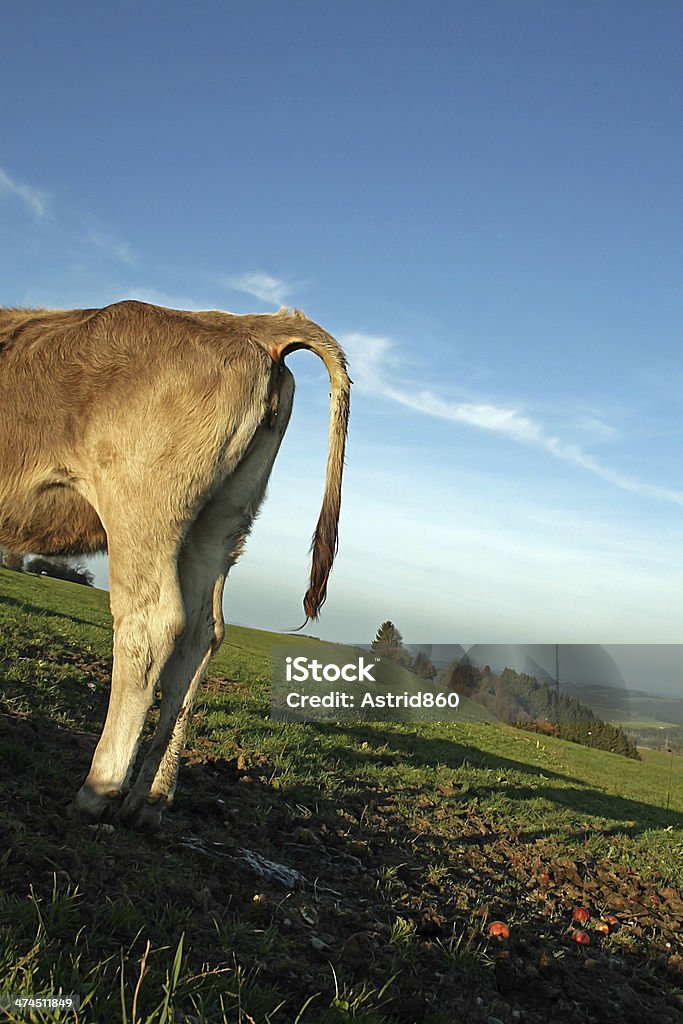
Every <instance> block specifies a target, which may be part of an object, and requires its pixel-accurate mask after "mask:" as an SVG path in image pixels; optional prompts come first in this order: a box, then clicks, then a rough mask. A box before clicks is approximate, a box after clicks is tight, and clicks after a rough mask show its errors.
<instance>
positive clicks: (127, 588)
mask: <svg viewBox="0 0 683 1024" xmlns="http://www.w3.org/2000/svg"><path fill="white" fill-rule="evenodd" d="M140 536H143V537H145V538H146V540H145V541H143V542H139V543H136V531H134V530H133V531H132V532H131V533H124V532H123V531H120V532H119V531H113V532H110V535H109V554H110V601H111V610H112V615H113V619H114V665H113V670H112V683H111V692H110V696H109V708H108V711H107V718H106V721H105V724H104V729H103V731H102V735H101V737H100V740H99V742H98V744H97V747H96V749H95V754H94V757H93V761H92V765H91V768H90V772H89V774H88V777H87V779H86V781H85V783H84V784H83V786H82V787H81V789H80V790H79V792H78V794H77V795H76V799H75V801H74V803H73V805H72V808H71V813H72V814H73V815H74V816H76V817H81V818H85V819H88V820H96V819H97V818H99V817H100V816H101V814H102V813H103V811H104V810H105V808H107V807H108V806H109V805H110V804H111V803H112V802H113V801H115V800H117V799H118V797H119V796H120V795H121V793H122V792H123V790H124V789H125V787H126V785H127V783H128V780H129V778H130V774H131V771H132V768H133V763H134V760H135V755H136V752H137V749H138V745H139V742H140V736H141V734H142V730H143V727H144V724H145V720H146V718H147V713H148V711H149V707H150V704H151V702H152V699H153V696H154V689H155V685H156V683H157V682H158V679H159V676H160V674H161V671H162V669H163V667H164V665H165V664H166V662H167V660H168V658H169V656H170V654H171V652H172V651H173V649H174V646H175V645H176V643H177V641H178V637H179V636H180V635H181V634H182V632H183V630H184V627H185V612H184V607H183V601H182V596H181V591H180V586H179V582H178V568H177V552H178V547H179V542H178V541H177V539H173V538H164V536H163V534H162V533H161V531H155V533H154V534H153V535H152V538H151V539H147V537H148V534H147V533H146V532H145V533H141V534H140Z"/></svg>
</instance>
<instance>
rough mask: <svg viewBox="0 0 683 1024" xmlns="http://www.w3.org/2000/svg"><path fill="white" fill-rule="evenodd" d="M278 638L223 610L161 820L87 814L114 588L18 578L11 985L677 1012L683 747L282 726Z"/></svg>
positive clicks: (122, 996) (256, 1006)
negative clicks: (81, 820) (578, 911)
mask: <svg viewBox="0 0 683 1024" xmlns="http://www.w3.org/2000/svg"><path fill="white" fill-rule="evenodd" d="M275 639H277V638H275ZM273 642H274V637H273V635H272V634H269V633H262V632H258V631H255V630H248V629H243V628H238V627H231V626H230V627H228V632H227V637H226V642H225V644H224V646H223V648H222V649H221V651H220V652H219V654H218V655H217V657H216V659H215V660H214V662H213V664H212V667H211V674H210V677H209V679H208V680H207V683H206V685H205V687H204V690H203V691H202V693H201V694H200V697H199V700H198V703H197V708H196V712H195V716H194V720H193V726H192V732H191V737H190V742H189V744H188V750H187V754H186V757H185V758H184V762H183V767H182V769H181V778H180V785H179V792H178V796H177V801H176V806H175V808H174V809H173V811H172V812H170V813H169V814H168V815H167V818H166V819H165V822H164V827H163V829H162V832H161V833H159V834H158V835H156V836H151V837H150V836H143V835H137V834H134V833H130V832H127V831H126V830H124V829H120V828H118V827H114V826H112V825H110V824H105V825H102V826H78V825H74V824H72V823H71V822H70V821H69V820H68V819H67V818H66V807H67V804H68V802H69V799H70V797H71V796H72V795H73V793H74V792H75V790H76V788H77V787H78V786H79V785H80V783H81V782H82V779H83V777H84V776H85V774H86V772H87V768H88V763H89V759H90V757H91V755H92V750H93V747H94V744H95V742H96V737H97V733H98V731H99V729H100V727H101V723H102V721H103V718H104V714H105V711H106V702H107V694H108V676H109V671H110V666H111V623H110V618H109V613H108V607H107V595H106V594H103V593H101V592H98V591H94V590H90V589H88V588H83V587H77V586H74V585H72V584H66V583H60V582H59V581H53V580H48V579H46V578H32V577H27V576H23V575H20V574H16V573H10V572H7V571H5V570H0V712H1V713H0V795H1V797H2V808H3V810H2V815H1V816H0V833H1V845H0V868H1V869H2V876H1V877H2V887H1V888H2V891H1V892H0V979H2V980H0V993H2V992H5V993H13V994H15V995H28V994H29V993H33V994H37V995H45V994H50V993H58V992H60V991H61V993H63V994H66V993H76V994H78V995H80V998H81V1001H82V1007H81V1009H80V1010H79V1011H78V1012H77V1014H76V1017H75V1019H77V1020H78V1021H86V1022H93V1024H99V1022H108V1021H118V1020H121V1021H126V1024H142V1022H149V1024H156V1022H158V1024H164V1022H166V1021H183V1020H184V1021H188V1022H191V1024H194V1022H197V1021H206V1022H213V1021H216V1022H223V1021H229V1022H239V1024H249V1022H256V1024H267V1022H272V1024H290V1022H292V1024H293V1022H295V1021H300V1022H302V1024H333V1022H342V1021H351V1020H354V1021H363V1022H366V1024H370V1022H372V1024H409V1022H422V1021H426V1022H430V1024H440V1022H444V1024H445V1022H452V1021H456V1022H457V1021H460V1020H462V1021H473V1022H475V1024H476V1022H479V1021H482V1022H485V1021H487V1020H488V1018H490V1017H494V1018H497V1019H498V1020H502V1021H503V1022H504V1024H511V1022H512V1021H514V1020H523V1021H529V1022H532V1024H533V1022H536V1021H538V1022H543V1024H546V1022H548V1021H555V1020H556V1021H579V1020H581V1021H591V1020H601V1019H603V1017H604V1007H605V1006H606V1005H609V1007H610V1016H611V1017H613V1018H614V1019H618V1020H620V1021H631V1020H633V1021H635V1020H638V1021H642V1020H644V1019H646V1020H648V1019H657V1020H658V1021H660V1020H663V1021H676V1020H680V1019H681V1016H682V1014H683V949H682V948H681V935H682V934H683V932H682V925H683V900H682V898H681V888H682V887H683V832H682V831H681V826H682V825H683V768H682V765H683V758H680V757H675V758H674V759H673V761H672V760H671V759H670V758H669V756H668V755H660V754H657V753H656V752H654V751H646V752H644V759H643V762H642V763H638V762H634V761H629V760H626V759H624V758H620V757H618V756H616V755H612V754H609V753H606V752H603V751H597V750H589V749H586V748H584V747H580V746H578V745H574V744H570V743H565V742H563V741H560V740H555V739H553V738H546V737H540V738H537V737H536V736H535V735H532V734H529V733H525V732H519V731H516V730H514V729H511V728H508V727H505V726H501V725H499V724H497V723H494V722H491V721H487V720H486V717H487V716H486V715H485V714H484V713H483V712H482V711H481V709H477V707H476V705H475V706H468V707H466V706H463V715H462V717H461V719H460V720H459V721H458V722H455V723H421V724H415V723H411V724H410V725H408V724H400V723H377V722H375V723H372V724H370V723H363V722H358V723H354V724H353V725H347V726H340V725H338V724H337V723H335V722H333V721H330V722H325V723H318V724H314V723H285V722H278V721H274V720H272V719H271V717H270V715H269V699H270V692H269V672H270V652H271V647H272V644H273ZM152 718H153V716H152ZM672 769H673V770H672ZM670 772H671V775H670ZM667 801H668V804H669V809H668V810H667V809H666V805H667ZM288 871H289V873H287V872H288ZM578 905H580V906H585V907H587V908H588V910H589V912H590V915H591V916H590V921H589V922H588V925H587V926H586V932H587V934H588V936H589V938H590V940H591V941H590V945H588V946H580V945H578V944H577V943H576V942H574V941H573V940H572V932H571V917H572V911H573V909H574V908H575V907H576V906H578ZM608 915H612V916H613V917H614V918H615V922H614V923H612V924H610V925H609V926H608V927H609V934H604V933H603V932H601V931H599V930H598V923H599V921H600V919H601V917H606V916H608ZM495 919H497V920H502V921H504V922H505V923H506V924H507V925H508V926H509V929H510V936H509V938H508V939H503V940H499V939H494V938H492V937H491V936H490V935H489V931H488V927H489V924H490V922H491V921H492V920H495ZM3 1012H4V1013H5V1018H4V1019H7V1020H9V1021H24V1020H27V1019H29V1020H35V1021H43V1020H45V1021H47V1020H50V1021H55V1020H60V1019H64V1020H66V1019H70V1020H74V1016H73V1015H71V1017H67V1016H65V1015H62V1016H60V1015H59V1014H57V1015H55V1013H54V1012H50V1013H45V1012H44V1011H37V1010H36V1011H32V1012H31V1013H29V1014H27V1013H25V1012H23V1011H22V1012H19V1011H16V1010H5V1011H2V1010H0V1019H3V1018H2V1013H3Z"/></svg>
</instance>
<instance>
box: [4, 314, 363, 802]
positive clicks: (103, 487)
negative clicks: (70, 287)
mask: <svg viewBox="0 0 683 1024" xmlns="http://www.w3.org/2000/svg"><path fill="white" fill-rule="evenodd" d="M297 348H307V349H309V350H310V351H312V352H315V353H316V354H317V355H318V356H320V358H321V359H322V360H323V361H324V363H325V365H326V367H327V369H328V372H329V375H330V382H331V404H330V436H329V452H328V462H327V475H326V484H325V494H324V498H323V504H322V509H321V513H320V517H319V520H318V524H317V527H316V530H315V534H314V537H313V544H312V567H311V578H310V585H309V588H308V590H307V593H306V595H305V598H304V609H305V612H306V615H307V616H308V617H315V616H317V614H318V612H319V610H320V607H321V606H322V604H323V602H324V601H325V597H326V592H327V582H328V578H329V574H330V570H331V568H332V563H333V561H334V556H335V553H336V550H337V543H338V536H337V524H338V519H339V508H340V499H341V480H342V472H343V464H344V446H345V439H346V428H347V422H348V412H349V390H350V389H349V384H350V382H349V378H348V375H347V372H346V363H345V360H344V356H343V353H342V352H341V350H340V348H339V346H338V345H337V343H336V342H335V341H334V339H333V338H332V337H331V336H330V335H329V334H327V333H326V332H325V331H323V330H322V328H320V327H318V326H317V325H316V324H314V323H313V322H312V321H310V320H308V319H307V318H306V317H305V316H304V315H303V314H302V313H300V312H298V311H296V312H294V313H292V312H290V311H288V310H286V309H282V310H280V311H279V312H278V313H275V314H263V315H249V316H236V315H234V314H231V313H224V312H220V311H210V312H183V311H179V310H170V309H163V308H161V307H158V306H151V305H147V304H145V303H141V302H121V303H116V304H115V305H112V306H107V307H105V308H103V309H88V310H71V311H63V310H22V309H0V547H4V548H6V549H8V550H11V551H16V552H28V551H33V552H40V553H44V554H57V553H75V552H86V551H98V550H104V549H106V548H107V549H108V550H109V554H110V578H111V605H112V613H113V615H114V629H115V640H114V677H113V681H112V698H111V702H110V711H109V715H108V717H107V722H106V723H105V729H104V732H103V735H102V738H101V740H100V744H98V749H97V751H96V755H95V760H94V761H93V767H92V769H91V773H90V775H89V777H88V780H87V781H86V784H85V786H84V787H83V789H82V790H81V792H80V793H79V800H78V801H77V805H78V807H79V809H80V810H81V811H83V812H85V813H87V814H90V815H91V816H97V814H98V813H99V812H100V811H101V810H102V807H103V806H104V803H103V800H104V797H106V796H109V795H111V793H116V794H118V793H120V792H121V790H122V788H123V787H124V786H125V785H126V784H127V780H128V777H129V775H130V772H131V764H132V757H133V756H134V749H135V747H136V745H137V741H138V738H139V731H140V729H141V727H142V723H143V722H144V717H145V715H146V710H147V708H148V706H149V699H150V696H149V690H150V687H151V686H152V685H153V684H155V683H156V682H157V681H160V682H161V685H162V690H163V689H164V684H166V688H167V690H168V692H169V693H170V694H171V695H172V696H171V697H169V699H168V701H167V702H166V704H165V705H164V704H162V714H161V721H160V726H159V731H158V733H157V738H156V739H155V741H154V743H153V744H152V751H151V754H154V756H153V757H152V758H151V760H150V757H148V759H147V760H146V761H145V764H144V765H143V768H142V769H141V773H140V776H139V777H138V781H137V782H136V785H135V787H134V788H133V791H132V792H131V794H130V795H129V798H128V799H127V801H126V805H127V809H128V811H129V812H130V813H129V816H130V817H133V818H135V817H138V818H139V817H140V813H139V812H140V807H141V805H142V803H144V801H145V800H149V799H152V798H153V799H155V800H160V801H161V803H163V802H164V801H165V802H168V801H169V800H170V798H171V796H172V792H173V787H174V784H175V771H176V769H177V756H178V755H179V752H180V746H181V744H182V740H183V739H184V730H185V728H186V719H187V718H188V717H189V710H190V707H191V702H192V697H193V695H194V691H195V690H196V685H197V683H198V681H199V678H201V674H202V673H203V671H204V670H205V667H206V664H207V663H208V658H209V657H210V655H211V653H212V652H213V650H214V649H215V647H216V646H217V643H218V642H219V640H220V637H221V636H222V629H223V624H222V612H221V602H220V595H221V594H222V589H223V583H224V580H225V576H226V575H227V572H228V570H229V568H230V566H231V565H232V564H233V563H234V561H235V560H236V558H237V557H238V556H239V553H240V552H241V550H242V547H243V545H244V541H245V539H246V536H247V534H248V532H249V530H250V528H251V524H252V522H253V519H254V516H255V514H256V512H257V510H258V506H259V504H260V502H261V500H262V498H263V495H264V493H265V487H266V484H267V480H268V476H269V473H270V469H271V468H272V463H273V460H274V458H275V455H276V454H277V449H278V447H279V444H280V441H281V439H282V435H283V434H284V431H285V429H286V426H287V422H288V419H289V413H290V409H291V400H292V394H293V381H292V378H291V374H290V373H289V371H288V370H287V369H286V367H285V365H284V357H285V355H286V354H287V352H289V351H292V350H294V349H297ZM219 618H220V621H218V620H219ZM207 621H209V622H210V623H211V627H210V635H209V633H207V632H206V622H207ZM181 677H182V681H181ZM131 687H132V689H131ZM141 694H142V696H141ZM131 695H133V696H134V697H135V699H134V700H133V699H132V697H131ZM164 700H165V698H164ZM126 702H127V703H126ZM131 703H132V704H135V708H133V709H132V710H130V709H129V710H128V711H127V710H126V707H128V706H129V705H131ZM164 708H166V711H165V710H164ZM183 722H184V723H185V724H184V725H183ZM150 756H151V755H150ZM141 780H142V781H141ZM162 797H163V798H164V799H163V800H162V799H161V798H162ZM126 805H124V810H126ZM147 817H149V816H147Z"/></svg>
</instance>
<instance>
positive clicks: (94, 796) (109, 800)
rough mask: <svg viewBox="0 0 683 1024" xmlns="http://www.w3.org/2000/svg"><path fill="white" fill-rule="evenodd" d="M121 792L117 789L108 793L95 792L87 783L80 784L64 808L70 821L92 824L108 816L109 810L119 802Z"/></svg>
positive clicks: (109, 815)
mask: <svg viewBox="0 0 683 1024" xmlns="http://www.w3.org/2000/svg"><path fill="white" fill-rule="evenodd" d="M120 798H121V794H120V793H119V792H118V790H112V791H111V792H109V793H95V792H93V790H92V789H91V788H90V786H88V785H87V784H86V785H84V786H82V787H81V788H80V789H79V791H78V793H76V796H75V797H74V799H73V800H72V802H71V803H70V804H69V806H68V807H67V809H66V813H67V816H68V817H69V818H70V819H71V821H74V822H78V823H81V824H94V823H95V822H98V821H101V820H102V818H105V819H106V818H110V817H111V816H112V814H111V812H112V810H113V808H114V807H115V806H116V804H117V803H118V802H119V800H120Z"/></svg>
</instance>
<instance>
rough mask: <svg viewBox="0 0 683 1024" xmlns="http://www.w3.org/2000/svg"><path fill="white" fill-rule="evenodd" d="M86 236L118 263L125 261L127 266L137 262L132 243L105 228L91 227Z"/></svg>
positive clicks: (92, 243)
mask: <svg viewBox="0 0 683 1024" xmlns="http://www.w3.org/2000/svg"><path fill="white" fill-rule="evenodd" d="M85 237H86V241H88V242H89V243H90V244H91V245H94V246H95V248H96V249H99V251H100V252H101V253H103V254H104V255H105V256H107V257H108V258H109V259H112V260H115V261H116V262H117V263H125V264H126V265H127V266H133V264H134V263H135V256H134V255H133V250H132V249H131V246H130V243H129V242H125V241H123V240H122V239H120V238H117V237H116V236H115V235H114V234H112V232H110V231H107V230H106V229H104V228H99V227H98V228H96V227H90V228H88V230H87V232H86V236H85Z"/></svg>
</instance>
